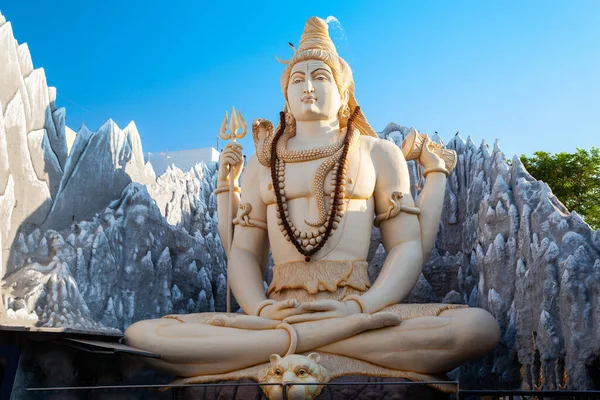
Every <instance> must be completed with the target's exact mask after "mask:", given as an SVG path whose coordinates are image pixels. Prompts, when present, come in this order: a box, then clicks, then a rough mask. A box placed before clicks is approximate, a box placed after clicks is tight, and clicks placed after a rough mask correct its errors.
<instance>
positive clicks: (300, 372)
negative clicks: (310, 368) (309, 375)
mask: <svg viewBox="0 0 600 400" xmlns="http://www.w3.org/2000/svg"><path fill="white" fill-rule="evenodd" d="M298 375H300V376H303V375H306V371H305V370H303V369H301V370H300V371H298Z"/></svg>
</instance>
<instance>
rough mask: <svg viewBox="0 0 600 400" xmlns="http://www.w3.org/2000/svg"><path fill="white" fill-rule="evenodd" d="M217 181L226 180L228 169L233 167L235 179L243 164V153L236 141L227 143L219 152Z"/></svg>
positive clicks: (238, 175) (239, 173)
mask: <svg viewBox="0 0 600 400" xmlns="http://www.w3.org/2000/svg"><path fill="white" fill-rule="evenodd" d="M219 161H220V162H219V181H226V180H227V178H228V176H229V171H231V168H233V177H234V179H235V180H237V179H238V178H239V177H240V175H241V173H242V167H243V166H244V155H243V154H242V145H241V144H239V143H237V142H230V143H228V144H227V145H226V146H225V147H224V148H223V151H222V152H221V157H220V159H219Z"/></svg>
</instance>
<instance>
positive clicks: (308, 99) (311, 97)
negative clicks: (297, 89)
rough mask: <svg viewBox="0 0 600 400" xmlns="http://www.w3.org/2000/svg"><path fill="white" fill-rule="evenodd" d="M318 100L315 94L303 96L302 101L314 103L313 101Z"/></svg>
mask: <svg viewBox="0 0 600 400" xmlns="http://www.w3.org/2000/svg"><path fill="white" fill-rule="evenodd" d="M316 101H317V98H316V97H314V96H305V97H302V102H303V103H309V104H312V103H315V102H316Z"/></svg>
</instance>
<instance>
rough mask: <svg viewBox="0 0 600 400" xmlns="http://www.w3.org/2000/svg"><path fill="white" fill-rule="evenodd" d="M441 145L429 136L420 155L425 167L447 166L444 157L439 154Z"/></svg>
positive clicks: (420, 160) (420, 161)
mask: <svg viewBox="0 0 600 400" xmlns="http://www.w3.org/2000/svg"><path fill="white" fill-rule="evenodd" d="M441 147H442V145H441V144H438V143H436V142H434V141H432V140H431V139H430V138H429V137H427V138H426V139H425V142H424V143H423V149H422V150H421V155H420V156H419V163H421V165H423V167H425V168H445V166H446V164H445V162H444V159H443V158H442V157H440V155H439V154H438V153H439V151H440V149H441ZM436 150H437V152H436Z"/></svg>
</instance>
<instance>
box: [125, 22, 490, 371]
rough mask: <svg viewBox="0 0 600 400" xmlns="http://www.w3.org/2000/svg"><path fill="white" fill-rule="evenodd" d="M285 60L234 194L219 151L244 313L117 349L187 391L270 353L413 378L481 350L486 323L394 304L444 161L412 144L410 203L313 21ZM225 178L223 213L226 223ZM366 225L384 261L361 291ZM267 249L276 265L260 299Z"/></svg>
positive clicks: (251, 367)
mask: <svg viewBox="0 0 600 400" xmlns="http://www.w3.org/2000/svg"><path fill="white" fill-rule="evenodd" d="M285 63H286V67H285V69H284V71H283V74H282V75H281V87H282V90H283V94H284V97H285V107H284V111H283V112H282V113H281V118H280V121H279V125H278V126H277V128H276V129H274V128H273V125H272V124H271V123H270V122H269V121H266V120H257V121H255V122H254V123H253V125H252V135H253V139H254V143H255V146H256V153H255V154H254V155H253V156H252V157H251V158H250V159H249V161H248V162H247V165H246V168H245V170H244V175H243V180H242V185H241V188H240V187H238V177H239V176H240V174H241V169H242V164H243V156H242V149H241V146H240V145H239V144H237V143H230V144H229V145H227V146H226V148H225V149H224V150H223V153H222V156H221V160H220V166H219V184H218V188H217V190H216V193H217V200H218V214H219V230H220V232H221V237H222V238H225V237H226V236H227V235H226V232H227V229H228V226H227V225H228V221H231V218H234V217H235V218H234V219H233V221H234V224H235V232H234V235H233V243H232V245H231V249H230V251H229V252H228V254H229V259H228V279H229V282H230V284H231V288H232V291H233V294H234V295H235V298H236V300H237V302H238V303H239V305H240V306H241V308H242V310H243V312H244V313H243V314H242V313H229V314H228V313H202V314H190V315H170V316H166V317H164V318H161V319H156V320H147V321H140V322H137V323H135V324H133V325H132V326H131V327H129V329H128V330H127V331H126V333H125V334H126V339H127V342H128V344H130V345H132V346H134V347H138V348H141V349H145V350H148V351H152V352H155V353H158V354H160V356H161V358H160V359H155V360H150V361H149V362H151V363H152V365H153V366H154V367H156V368H159V369H161V370H163V371H166V372H169V373H172V374H175V375H178V376H180V377H183V378H188V379H187V380H185V379H184V381H187V382H192V381H193V382H203V381H208V380H213V381H214V380H219V379H234V378H236V377H253V374H254V378H256V379H259V380H260V377H259V376H257V374H258V372H256V371H258V370H259V369H257V367H256V366H263V367H264V368H263V370H264V371H267V370H269V368H271V364H269V361H270V359H271V356H272V355H274V354H276V355H279V356H281V357H285V356H289V355H292V354H299V355H301V354H308V353H315V354H318V355H319V357H320V360H321V361H320V365H321V366H322V367H323V370H324V371H330V372H332V371H334V373H333V372H332V374H333V375H335V376H340V375H343V374H345V373H347V374H351V373H352V374H356V373H362V374H371V375H378V376H390V377H408V378H411V379H419V376H427V375H431V374H437V373H440V372H445V371H448V370H450V369H452V368H455V367H456V366H458V365H460V364H461V363H464V362H465V361H467V360H469V359H473V358H476V357H480V356H482V355H484V354H486V353H487V352H489V351H491V350H492V349H493V348H494V347H495V346H496V345H497V343H498V340H499V328H498V324H497V322H496V321H495V319H494V318H493V317H492V316H491V315H490V314H489V313H488V312H486V311H484V310H481V309H477V308H469V307H466V306H460V305H449V304H402V303H400V302H401V301H402V300H403V299H404V298H405V297H406V296H408V294H409V293H410V291H411V289H412V288H413V286H414V285H415V283H416V282H417V280H418V278H419V276H420V274H421V271H422V268H423V264H424V262H425V261H426V259H427V257H428V255H429V253H430V252H431V250H432V248H433V244H434V241H435V237H436V235H437V230H438V226H439V222H440V218H441V213H442V204H443V199H444V192H445V185H446V179H447V175H448V173H449V169H451V168H452V167H453V165H449V164H452V163H451V162H450V163H449V161H448V160H449V159H450V160H451V159H452V154H450V156H448V151H445V150H443V149H441V148H440V146H439V145H436V144H435V143H433V142H432V141H431V140H430V139H428V138H427V137H426V136H424V135H417V136H418V137H414V136H413V139H420V140H421V143H420V146H416V147H415V146H412V147H411V146H410V144H408V145H407V147H408V148H407V149H405V153H406V154H407V157H408V158H416V159H417V160H418V162H419V163H420V164H421V166H422V167H423V168H424V171H423V175H424V177H425V184H424V187H423V190H422V191H421V193H420V195H419V197H418V198H417V200H416V202H415V201H414V200H413V197H412V195H411V192H410V180H409V174H408V169H407V164H406V158H407V157H405V155H404V153H403V151H402V150H401V149H399V148H398V147H397V146H395V145H394V144H393V143H391V142H389V141H386V140H381V139H379V138H378V137H377V135H376V134H375V133H374V131H373V129H372V128H371V126H370V125H369V123H368V122H367V119H366V118H365V116H364V114H363V112H362V111H361V109H360V107H359V106H358V104H357V101H356V98H355V94H354V81H353V78H352V73H351V70H350V67H349V66H348V64H347V63H346V62H345V61H344V60H343V59H342V58H341V57H339V56H338V54H337V52H336V49H335V47H334V45H333V43H332V41H331V40H330V38H329V34H328V29H327V24H326V23H325V22H324V21H323V20H321V19H319V18H314V17H313V18H310V19H309V20H308V21H307V23H306V26H305V29H304V33H303V35H302V39H301V41H300V44H299V46H298V49H297V50H296V49H295V50H294V55H293V57H292V58H291V59H289V60H287V61H285ZM416 141H417V140H415V142H416ZM444 151H445V152H446V153H444ZM409 155H410V157H409ZM454 156H455V154H454ZM231 171H233V172H232V173H231V174H230V172H231ZM230 176H231V177H232V178H230ZM230 179H233V180H234V185H233V191H234V193H232V194H233V201H234V207H235V210H236V215H229V214H228V213H230V211H229V208H228V202H229V200H228V199H229V195H230ZM373 224H375V225H377V226H378V227H379V229H380V230H381V237H382V241H383V245H384V247H385V249H386V251H387V258H386V260H385V263H384V265H383V267H382V269H381V272H380V273H379V276H378V277H377V279H376V280H375V281H374V282H370V281H369V277H368V274H367V262H366V259H367V253H368V249H369V244H370V239H371V231H372V227H373ZM223 242H225V240H223ZM269 245H270V249H271V252H272V257H273V260H274V264H275V265H274V267H273V279H272V281H271V283H270V286H269V287H268V290H267V291H266V293H265V289H264V286H263V276H264V273H265V268H266V264H267V257H268V253H269ZM227 250H229V249H227ZM311 358H312V359H313V360H316V359H317V356H316V355H314V354H313V355H311ZM341 359H343V360H346V361H345V362H344V363H340V362H339V360H341ZM272 360H273V359H272ZM332 360H334V361H332ZM335 360H337V361H335ZM327 363H329V364H327ZM261 368H262V367H261ZM244 371H245V372H244ZM252 371H254V372H252ZM265 373H266V372H265ZM320 379H321V377H320ZM422 379H424V378H422Z"/></svg>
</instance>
